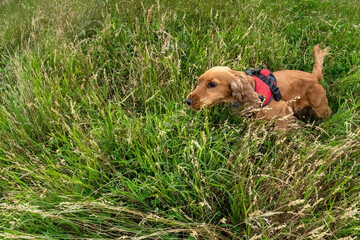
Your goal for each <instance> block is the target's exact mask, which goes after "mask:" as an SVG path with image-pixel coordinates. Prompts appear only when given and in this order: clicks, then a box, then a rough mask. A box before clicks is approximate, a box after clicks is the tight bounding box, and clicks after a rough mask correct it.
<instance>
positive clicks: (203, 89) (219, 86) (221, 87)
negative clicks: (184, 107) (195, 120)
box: [186, 67, 259, 110]
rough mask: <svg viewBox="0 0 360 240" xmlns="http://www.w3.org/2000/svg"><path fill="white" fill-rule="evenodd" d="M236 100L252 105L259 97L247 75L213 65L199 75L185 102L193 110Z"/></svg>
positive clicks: (256, 102)
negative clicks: (196, 83)
mask: <svg viewBox="0 0 360 240" xmlns="http://www.w3.org/2000/svg"><path fill="white" fill-rule="evenodd" d="M250 78H251V77H250ZM236 102H240V103H249V104H250V105H253V104H258V102H259V98H258V96H257V94H256V93H255V91H254V89H253V87H252V86H251V84H250V82H249V77H248V76H247V75H246V74H245V73H244V72H238V71H234V70H231V69H230V68H229V67H213V68H211V69H209V70H208V71H206V72H205V73H204V74H202V75H201V76H200V78H199V85H198V86H197V88H196V89H195V90H194V91H193V92H192V93H190V94H189V95H188V96H187V97H186V103H187V104H188V105H189V106H190V107H191V108H193V109H195V110H199V109H200V108H202V107H209V106H213V105H216V104H219V103H236Z"/></svg>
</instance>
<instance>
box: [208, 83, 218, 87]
mask: <svg viewBox="0 0 360 240" xmlns="http://www.w3.org/2000/svg"><path fill="white" fill-rule="evenodd" d="M216 86H217V84H216V83H215V82H210V83H209V84H208V87H209V88H214V87H216Z"/></svg>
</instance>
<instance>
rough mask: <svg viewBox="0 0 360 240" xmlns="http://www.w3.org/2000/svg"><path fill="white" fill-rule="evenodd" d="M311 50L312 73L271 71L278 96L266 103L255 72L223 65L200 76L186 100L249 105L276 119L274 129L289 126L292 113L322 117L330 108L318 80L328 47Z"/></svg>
mask: <svg viewBox="0 0 360 240" xmlns="http://www.w3.org/2000/svg"><path fill="white" fill-rule="evenodd" d="M314 52H315V64H314V68H313V71H312V73H308V72H303V71H299V70H283V71H277V72H274V73H273V76H275V78H276V84H277V87H278V89H279V90H280V93H281V99H280V100H278V99H277V100H278V101H276V100H275V99H271V101H266V102H269V103H268V105H267V106H266V107H264V105H263V103H264V96H262V95H261V94H259V93H257V92H256V91H255V90H256V89H255V88H256V86H255V85H256V81H255V77H254V76H251V74H250V75H249V74H246V73H245V72H240V71H234V70H232V69H230V68H229V67H222V66H217V67H213V68H211V69H209V70H208V71H206V72H205V73H204V74H202V75H201V76H200V78H199V85H198V86H197V88H196V89H195V90H194V91H193V92H191V93H190V94H189V95H188V96H187V98H186V103H187V104H188V105H189V106H190V107H191V108H193V109H195V110H199V109H200V108H202V107H209V106H213V105H215V104H219V103H230V104H237V105H239V104H240V105H244V106H248V107H250V108H251V109H253V111H252V112H253V115H254V117H255V118H260V119H265V120H272V119H276V122H275V128H277V129H286V128H288V127H289V125H290V123H292V122H293V119H294V116H293V115H294V114H299V115H301V114H304V113H311V114H313V115H315V116H316V117H318V118H321V119H325V118H326V117H328V116H329V114H330V113H331V110H330V108H329V106H328V100H327V98H326V93H325V89H324V88H323V87H322V86H321V85H320V84H319V81H320V80H322V68H323V61H324V57H325V56H326V55H327V49H323V50H321V49H320V47H319V45H316V46H315V47H314ZM274 84H275V83H274ZM269 86H270V85H269ZM260 95H261V96H260ZM265 100H266V99H265ZM267 100H269V99H267Z"/></svg>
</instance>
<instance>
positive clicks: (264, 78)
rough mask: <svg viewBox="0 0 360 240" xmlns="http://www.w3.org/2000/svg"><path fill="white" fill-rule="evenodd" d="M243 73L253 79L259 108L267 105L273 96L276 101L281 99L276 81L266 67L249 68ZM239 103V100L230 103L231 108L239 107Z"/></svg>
mask: <svg viewBox="0 0 360 240" xmlns="http://www.w3.org/2000/svg"><path fill="white" fill-rule="evenodd" d="M245 73H246V74H247V75H250V76H252V77H253V78H254V80H255V86H254V90H255V92H256V93H257V94H259V98H260V101H261V105H260V107H261V108H263V107H266V106H267V105H269V104H270V102H271V100H272V99H273V98H274V99H275V101H277V102H278V101H280V100H281V93H280V89H279V88H278V87H277V81H276V78H275V76H274V74H272V72H270V71H269V70H267V69H260V68H256V69H253V68H250V69H248V70H246V71H245ZM240 105H241V103H240V102H238V103H235V104H231V106H232V107H233V108H239V107H240Z"/></svg>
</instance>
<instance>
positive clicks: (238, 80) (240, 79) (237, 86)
mask: <svg viewBox="0 0 360 240" xmlns="http://www.w3.org/2000/svg"><path fill="white" fill-rule="evenodd" d="M232 74H233V75H234V79H233V80H232V82H231V91H232V96H233V98H235V99H236V100H237V101H239V102H241V103H246V104H249V105H251V106H253V107H258V106H259V105H260V99H259V97H258V94H257V93H256V92H255V91H254V89H253V88H252V87H251V85H250V82H249V80H248V77H247V76H246V74H245V73H244V72H237V71H232Z"/></svg>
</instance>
